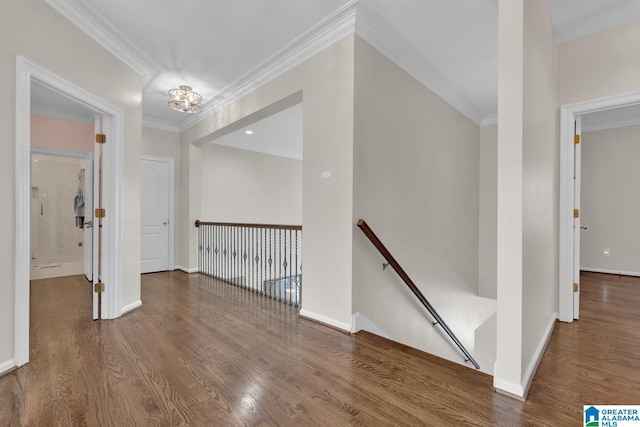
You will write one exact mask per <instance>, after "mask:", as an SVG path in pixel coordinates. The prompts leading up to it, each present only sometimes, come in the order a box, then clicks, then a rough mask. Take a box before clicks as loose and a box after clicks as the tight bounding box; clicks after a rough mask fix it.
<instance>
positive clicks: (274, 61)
mask: <svg viewBox="0 0 640 427" xmlns="http://www.w3.org/2000/svg"><path fill="white" fill-rule="evenodd" d="M357 7H359V5H358V0H352V1H350V2H349V3H347V4H346V5H344V6H343V7H342V8H340V9H338V10H337V11H335V12H334V13H332V14H331V15H329V16H328V17H326V18H325V19H323V20H322V21H320V22H319V23H317V24H316V25H314V26H313V27H311V28H310V29H308V30H307V31H305V32H304V33H303V34H301V35H300V36H299V37H297V38H296V39H295V40H293V41H292V42H291V43H289V44H288V45H286V46H285V47H283V48H282V49H280V50H279V51H278V52H276V53H275V54H273V55H272V56H270V57H269V58H267V59H266V60H264V61H262V62H261V63H260V64H258V65H257V66H255V67H254V68H252V69H251V70H249V71H248V72H247V73H245V74H244V75H242V76H241V77H240V78H238V79H236V80H235V81H234V82H233V83H231V84H230V85H228V86H227V87H225V88H224V89H222V90H221V91H219V92H218V93H216V94H215V95H214V96H213V98H212V99H211V100H209V101H208V102H207V103H206V104H204V105H203V106H202V112H201V113H199V114H191V115H189V116H187V117H185V118H184V119H183V120H182V121H181V122H180V123H179V129H180V131H183V130H185V129H187V128H189V127H191V126H193V125H195V124H196V123H198V122H200V121H202V120H204V119H206V118H207V117H210V116H211V115H213V114H215V113H216V112H217V111H220V110H221V109H222V108H224V107H226V106H227V105H229V104H231V103H232V102H234V101H235V100H237V99H238V98H240V97H242V96H244V95H246V94H247V93H249V92H251V91H252V90H254V89H255V88H257V87H260V86H261V85H263V84H265V83H267V82H269V81H270V80H273V79H274V78H276V77H278V76H279V75H281V74H283V73H284V72H286V71H288V70H290V69H292V68H293V67H295V66H296V65H298V64H300V63H301V62H303V61H305V60H307V59H309V58H311V57H312V56H313V55H315V54H316V53H318V52H320V51H322V50H323V49H325V48H327V47H329V46H331V45H332V44H334V43H335V42H337V41H338V40H340V39H342V38H343V37H345V36H347V35H349V34H351V33H353V32H354V31H355V27H356V8H357Z"/></svg>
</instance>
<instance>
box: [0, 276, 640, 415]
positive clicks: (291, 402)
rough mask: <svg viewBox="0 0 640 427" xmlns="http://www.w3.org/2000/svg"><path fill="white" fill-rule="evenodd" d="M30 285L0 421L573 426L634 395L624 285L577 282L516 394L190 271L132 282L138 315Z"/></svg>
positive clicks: (637, 300) (51, 286)
mask: <svg viewBox="0 0 640 427" xmlns="http://www.w3.org/2000/svg"><path fill="white" fill-rule="evenodd" d="M31 288H32V293H31V298H32V300H31V310H32V312H31V362H30V363H29V364H28V365H26V366H24V367H22V368H20V369H19V370H17V371H14V372H12V373H9V374H7V375H5V376H4V377H2V378H0V426H22V425H47V426H49V425H61V426H67V425H89V426H93V425H114V426H134V425H139V426H147V425H170V426H183V425H184V426H186V425H190V426H222V425H225V426H226V425H233V426H235V425H319V426H329V425H330V426H338V425H366V426H377V425H385V426H386V425H400V426H417V425H425V426H435V425H439V426H449V425H451V426H454V425H461V424H465V425H476V426H517V425H550V426H573V425H575V426H579V425H582V405H583V404H623V403H626V404H630V403H634V402H636V403H637V402H639V401H640V385H639V384H640V383H639V382H638V378H639V377H640V360H639V359H638V357H637V355H638V354H639V353H640V328H638V324H639V323H640V322H639V321H640V312H639V311H638V310H637V307H638V306H639V305H640V279H638V278H628V277H619V276H609V275H602V274H595V273H588V274H584V275H583V285H582V313H583V315H582V318H581V319H580V320H579V321H578V322H574V323H573V324H564V323H558V324H557V325H556V327H555V330H554V332H553V336H552V338H551V341H550V343H549V346H548V348H547V351H546V353H545V355H544V358H543V360H542V362H541V364H540V367H539V369H538V373H537V375H536V377H535V379H534V381H533V383H532V388H531V392H530V394H529V398H528V400H527V402H526V403H522V402H519V401H517V400H513V399H510V398H508V397H505V396H502V395H500V394H496V393H494V392H493V389H492V378H491V377H489V376H487V375H485V374H482V373H479V372H477V371H474V370H471V369H468V368H464V367H461V366H459V365H457V364H454V363H451V362H448V361H445V360H442V359H439V358H436V357H433V356H429V355H426V354H424V353H422V352H420V351H417V350H415V349H411V348H408V347H405V346H402V345H399V344H396V343H393V342H390V341H387V340H384V339H382V338H379V337H376V336H375V335H371V334H368V333H359V334H356V335H353V336H349V335H345V334H343V333H341V332H338V331H335V330H332V329H329V328H326V327H323V326H320V325H318V324H315V323H313V322H310V321H306V320H304V319H300V318H298V316H297V311H296V309H295V308H293V307H289V306H287V305H284V304H281V303H278V302H275V301H273V300H269V299H266V298H263V297H260V296H258V295H256V294H253V293H250V292H246V291H243V290H240V289H237V288H234V287H232V286H228V285H226V284H224V283H220V282H218V281H216V280H214V279H211V278H208V277H204V276H200V275H198V274H192V275H187V274H185V273H182V272H169V273H155V274H148V275H144V276H143V277H142V291H143V295H142V296H143V301H144V305H143V306H142V308H140V309H139V310H136V311H134V312H132V313H130V314H129V315H126V316H124V317H122V318H120V319H116V320H113V321H109V322H93V321H91V320H90V318H91V307H90V286H89V285H88V284H87V282H86V281H85V280H84V278H83V277H82V276H73V277H67V278H56V279H45V280H38V281H33V282H32V284H31ZM425 327H430V326H429V323H428V322H427V321H426V320H425Z"/></svg>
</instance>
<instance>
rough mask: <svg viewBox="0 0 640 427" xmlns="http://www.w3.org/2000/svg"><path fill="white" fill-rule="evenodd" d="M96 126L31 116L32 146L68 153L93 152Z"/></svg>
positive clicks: (37, 115) (39, 115) (35, 115)
mask: <svg viewBox="0 0 640 427" xmlns="http://www.w3.org/2000/svg"><path fill="white" fill-rule="evenodd" d="M93 133H94V125H93V124H92V123H82V122H76V121H72V120H64V119H58V118H55V117H49V116H43V115H41V114H35V113H34V114H31V145H32V146H36V147H45V148H56V149H58V150H67V151H81V152H90V151H93V138H94V135H93Z"/></svg>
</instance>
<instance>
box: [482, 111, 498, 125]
mask: <svg viewBox="0 0 640 427" xmlns="http://www.w3.org/2000/svg"><path fill="white" fill-rule="evenodd" d="M497 124H498V113H495V114H489V115H488V116H487V117H485V118H484V119H482V122H481V123H480V126H489V125H497Z"/></svg>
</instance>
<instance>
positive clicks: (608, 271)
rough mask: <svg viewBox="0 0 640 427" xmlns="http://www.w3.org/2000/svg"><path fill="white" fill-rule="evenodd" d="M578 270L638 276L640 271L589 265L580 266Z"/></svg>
mask: <svg viewBox="0 0 640 427" xmlns="http://www.w3.org/2000/svg"><path fill="white" fill-rule="evenodd" d="M580 271H589V272H591V273H605V274H621V275H623V276H634V277H640V273H638V272H636V271H620V270H607V269H605V268H591V267H580Z"/></svg>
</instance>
